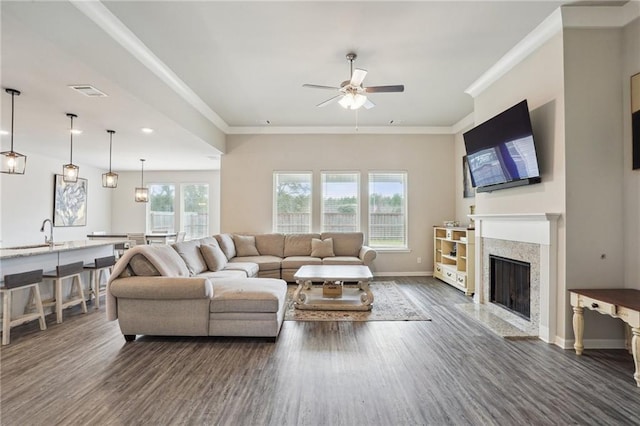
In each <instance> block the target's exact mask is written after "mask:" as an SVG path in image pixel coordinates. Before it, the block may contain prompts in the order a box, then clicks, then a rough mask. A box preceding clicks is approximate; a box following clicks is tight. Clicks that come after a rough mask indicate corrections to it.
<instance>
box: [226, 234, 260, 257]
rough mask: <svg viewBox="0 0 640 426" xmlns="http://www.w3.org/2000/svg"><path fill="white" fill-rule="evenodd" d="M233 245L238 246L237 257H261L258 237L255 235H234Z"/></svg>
mask: <svg viewBox="0 0 640 426" xmlns="http://www.w3.org/2000/svg"><path fill="white" fill-rule="evenodd" d="M233 243H234V244H235V246H236V256H238V257H244V256H260V253H259V252H258V249H257V248H256V237H254V236H253V235H234V236H233Z"/></svg>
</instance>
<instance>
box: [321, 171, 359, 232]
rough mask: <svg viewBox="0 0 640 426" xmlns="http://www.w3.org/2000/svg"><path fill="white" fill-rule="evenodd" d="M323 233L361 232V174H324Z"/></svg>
mask: <svg viewBox="0 0 640 426" xmlns="http://www.w3.org/2000/svg"><path fill="white" fill-rule="evenodd" d="M321 208H322V220H321V221H322V224H321V225H322V231H323V232H354V231H358V230H360V174H359V173H343V172H339V173H334V172H323V173H322V206H321Z"/></svg>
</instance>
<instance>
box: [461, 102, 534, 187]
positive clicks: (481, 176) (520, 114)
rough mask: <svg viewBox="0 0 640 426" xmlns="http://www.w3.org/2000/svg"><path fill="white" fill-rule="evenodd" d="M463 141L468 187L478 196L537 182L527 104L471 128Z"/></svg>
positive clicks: (516, 106)
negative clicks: (468, 173)
mask: <svg viewBox="0 0 640 426" xmlns="http://www.w3.org/2000/svg"><path fill="white" fill-rule="evenodd" d="M463 137H464V144H465V147H466V150H467V162H468V164H469V172H470V174H471V183H472V185H473V186H474V187H476V188H477V191H478V192H487V191H493V190H495V189H502V188H510V187H513V186H520V185H529V184H532V183H538V182H540V170H539V168H538V158H537V155H536V148H535V144H534V141H533V131H532V129H531V119H530V118H529V107H528V105H527V101H526V100H524V101H522V102H520V103H519V104H517V105H514V106H513V107H511V108H509V109H508V110H506V111H504V112H502V113H500V114H498V115H496V116H495V117H493V118H491V119H489V120H487V121H485V122H484V123H482V124H480V125H478V126H476V127H474V128H473V129H471V130H469V131H468V132H466V133H465V134H464V135H463Z"/></svg>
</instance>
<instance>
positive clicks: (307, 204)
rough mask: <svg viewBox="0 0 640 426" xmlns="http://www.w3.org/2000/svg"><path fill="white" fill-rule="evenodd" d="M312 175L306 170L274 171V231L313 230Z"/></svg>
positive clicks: (294, 231)
mask: <svg viewBox="0 0 640 426" xmlns="http://www.w3.org/2000/svg"><path fill="white" fill-rule="evenodd" d="M311 177H312V175H311V173H306V172H300V173H283V172H274V174H273V230H274V232H282V233H302V232H311Z"/></svg>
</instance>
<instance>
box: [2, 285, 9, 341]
mask: <svg viewBox="0 0 640 426" xmlns="http://www.w3.org/2000/svg"><path fill="white" fill-rule="evenodd" d="M2 294H3V295H4V296H3V301H2V302H3V303H2V344H3V345H8V344H9V341H10V337H9V333H11V290H7V291H3V292H2Z"/></svg>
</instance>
